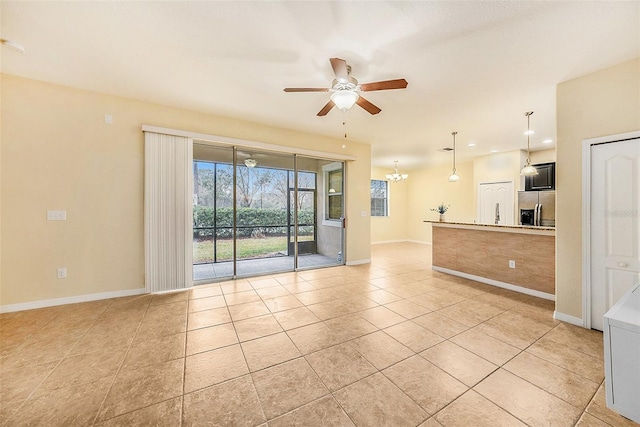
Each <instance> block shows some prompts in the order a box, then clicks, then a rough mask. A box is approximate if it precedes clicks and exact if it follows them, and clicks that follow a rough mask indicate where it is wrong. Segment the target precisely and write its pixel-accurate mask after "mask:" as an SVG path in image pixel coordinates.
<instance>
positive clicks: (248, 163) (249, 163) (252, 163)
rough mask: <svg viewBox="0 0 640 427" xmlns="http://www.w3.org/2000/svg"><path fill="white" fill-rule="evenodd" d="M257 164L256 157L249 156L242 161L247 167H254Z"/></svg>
mask: <svg viewBox="0 0 640 427" xmlns="http://www.w3.org/2000/svg"><path fill="white" fill-rule="evenodd" d="M257 164H258V162H256V159H252V158H251V157H249V158H248V159H247V160H245V161H244V165H245V166H246V167H248V168H249V169H253V168H255V167H256V165H257Z"/></svg>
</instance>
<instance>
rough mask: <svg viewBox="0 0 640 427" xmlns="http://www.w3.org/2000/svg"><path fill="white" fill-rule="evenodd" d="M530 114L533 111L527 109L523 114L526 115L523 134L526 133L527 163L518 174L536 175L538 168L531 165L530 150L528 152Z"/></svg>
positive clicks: (530, 132)
mask: <svg viewBox="0 0 640 427" xmlns="http://www.w3.org/2000/svg"><path fill="white" fill-rule="evenodd" d="M532 114H533V111H527V112H526V113H524V115H525V116H527V131H526V132H525V135H527V163H526V164H525V165H524V167H523V168H522V170H521V171H520V175H522V176H533V175H538V170H537V169H536V168H535V167H534V166H532V165H531V159H530V154H531V152H530V146H529V137H530V136H531V134H532V133H533V131H531V127H530V124H531V115H532Z"/></svg>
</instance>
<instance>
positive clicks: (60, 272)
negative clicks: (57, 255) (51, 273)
mask: <svg viewBox="0 0 640 427" xmlns="http://www.w3.org/2000/svg"><path fill="white" fill-rule="evenodd" d="M66 277H67V269H66V267H62V268H59V269H58V279H65V278H66Z"/></svg>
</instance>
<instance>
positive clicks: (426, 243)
mask: <svg viewBox="0 0 640 427" xmlns="http://www.w3.org/2000/svg"><path fill="white" fill-rule="evenodd" d="M405 242H409V243H417V244H419V245H429V246H431V242H423V241H421V240H405Z"/></svg>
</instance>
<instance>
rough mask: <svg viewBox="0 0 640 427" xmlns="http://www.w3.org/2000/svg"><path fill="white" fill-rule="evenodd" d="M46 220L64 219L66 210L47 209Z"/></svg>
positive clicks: (65, 218)
mask: <svg viewBox="0 0 640 427" xmlns="http://www.w3.org/2000/svg"><path fill="white" fill-rule="evenodd" d="M47 220H48V221H66V220H67V211H47Z"/></svg>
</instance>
